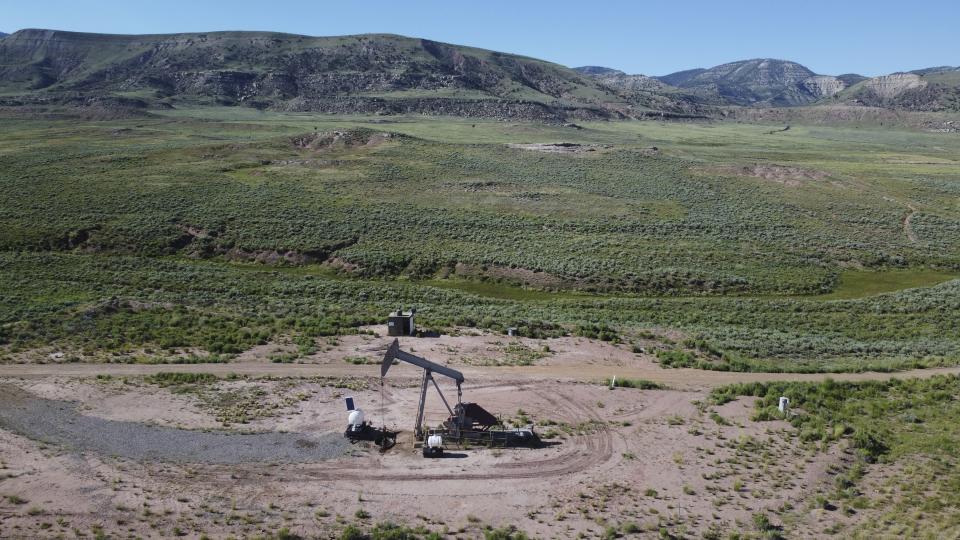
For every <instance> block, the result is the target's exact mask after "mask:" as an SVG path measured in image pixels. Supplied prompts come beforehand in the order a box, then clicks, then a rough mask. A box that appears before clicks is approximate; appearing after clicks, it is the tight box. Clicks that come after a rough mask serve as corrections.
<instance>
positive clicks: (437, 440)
mask: <svg viewBox="0 0 960 540" xmlns="http://www.w3.org/2000/svg"><path fill="white" fill-rule="evenodd" d="M427 447H428V448H442V447H443V437H441V436H440V435H431V436H429V437H427Z"/></svg>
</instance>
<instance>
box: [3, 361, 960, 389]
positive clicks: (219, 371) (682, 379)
mask: <svg viewBox="0 0 960 540" xmlns="http://www.w3.org/2000/svg"><path fill="white" fill-rule="evenodd" d="M458 369H460V370H461V371H462V372H463V373H464V375H465V376H466V379H467V381H470V382H473V381H477V380H515V381H531V380H544V379H555V380H567V381H597V380H599V379H606V378H609V377H611V376H617V377H626V378H631V379H647V380H651V381H654V382H658V383H662V384H666V385H668V386H672V387H676V388H702V387H713V386H722V385H725V384H731V383H737V382H764V381H822V380H824V379H826V378H832V379H834V380H837V381H866V380H884V379H889V378H898V379H903V378H911V377H931V376H933V375H945V374H960V366H957V367H949V368H935V369H916V370H909V371H899V372H895V373H878V372H865V373H736V372H726V371H703V370H697V369H661V368H659V367H655V366H653V367H646V366H640V367H637V366H625V367H613V366H609V367H608V366H589V365H587V366H570V365H566V366H524V367H501V366H498V367H493V366H490V367H473V366H467V367H459V366H458ZM159 372H178V373H212V374H214V375H221V376H225V375H228V374H237V375H250V376H274V377H373V376H375V375H376V374H377V373H378V371H377V367H376V366H369V365H352V364H344V365H317V364H273V363H261V362H244V363H232V364H12V365H3V366H0V377H23V378H42V377H94V376H96V375H112V376H115V377H118V376H137V375H152V374H155V373H159ZM398 375H399V374H398Z"/></svg>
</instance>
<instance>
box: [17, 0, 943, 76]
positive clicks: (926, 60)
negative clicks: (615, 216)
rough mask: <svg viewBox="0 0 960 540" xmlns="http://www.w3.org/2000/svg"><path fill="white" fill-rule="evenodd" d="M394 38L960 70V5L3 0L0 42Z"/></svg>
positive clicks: (625, 64) (656, 56)
mask: <svg viewBox="0 0 960 540" xmlns="http://www.w3.org/2000/svg"><path fill="white" fill-rule="evenodd" d="M20 28H56V29H60V30H75V31H84V32H108V33H127V34H140V33H168V32H193V31H213V30H273V31H280V32H291V33H298V34H309V35H316V36H324V35H343V34H357V33H367V32H389V33H395V34H403V35H407V36H414V37H426V38H430V39H434V40H439V41H446V42H451V43H457V44H463V45H472V46H476V47H483V48H487V49H494V50H499V51H505V52H512V53H518V54H525V55H528V56H533V57H537V58H542V59H545V60H550V61H553V62H557V63H560V64H564V65H567V66H580V65H604V66H610V67H615V68H618V69H622V70H624V71H627V72H630V73H645V74H650V75H663V74H666V73H670V72H673V71H678V70H681V69H688V68H693V67H710V66H712V65H716V64H721V63H724V62H729V61H733V60H740V59H745V58H757V57H772V58H782V59H789V60H794V61H797V62H800V63H802V64H804V65H806V66H807V67H809V68H811V69H812V70H814V71H816V72H818V73H825V74H834V75H836V74H840V73H847V72H858V73H862V74H864V75H880V74H884V73H890V72H894V71H905V70H909V69H916V68H921V67H927V66H935V65H960V0H931V1H924V0H919V1H916V0H915V1H906V2H905V1H903V0H898V1H896V2H892V1H887V0H872V1H865V0H851V1H845V0H832V1H829V2H826V1H821V0H812V1H800V2H782V1H779V0H765V1H737V0H716V1H705V0H704V1H700V0H676V1H673V2H668V1H649V2H644V1H641V0H636V1H633V2H630V1H611V2H603V1H598V0H593V1H591V0H578V1H575V2H566V1H563V0H555V1H553V2H528V1H524V0H512V1H501V0H486V1H476V2H469V3H468V2H457V1H456V0H447V1H422V2H416V1H413V0H408V1H403V0H394V1H380V0H366V1H363V2H359V1H358V2H354V1H350V0H339V1H336V2H327V1H313V2H289V1H283V0H256V1H251V0H233V1H231V2H221V1H205V0H190V1H183V0H151V1H135V0H126V1H124V0H86V1H84V0H30V1H23V0H3V1H2V2H0V31H3V32H13V31H14V30H17V29H20Z"/></svg>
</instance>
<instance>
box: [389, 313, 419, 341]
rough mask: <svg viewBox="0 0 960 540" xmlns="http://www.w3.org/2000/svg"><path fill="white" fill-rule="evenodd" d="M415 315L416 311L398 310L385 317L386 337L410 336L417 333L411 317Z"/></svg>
mask: <svg viewBox="0 0 960 540" xmlns="http://www.w3.org/2000/svg"><path fill="white" fill-rule="evenodd" d="M416 313H417V310H416V309H412V308H411V309H410V311H403V308H402V307H401V308H398V309H397V310H396V311H394V312H392V313H391V314H390V316H389V317H387V335H388V336H412V335H415V334H416V333H417V326H416V324H415V323H414V320H413V317H414V315H415V314H416Z"/></svg>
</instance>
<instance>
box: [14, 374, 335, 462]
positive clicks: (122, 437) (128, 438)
mask: <svg viewBox="0 0 960 540" xmlns="http://www.w3.org/2000/svg"><path fill="white" fill-rule="evenodd" d="M75 407H76V405H75V404H74V403H70V402H66V401H54V400H48V399H42V398H38V397H36V396H32V395H30V394H28V393H27V392H24V391H23V390H21V389H19V388H16V387H12V386H6V385H0V428H3V429H6V430H9V431H12V432H14V433H18V434H20V435H23V436H25V437H29V438H31V439H35V440H39V441H43V442H46V443H51V444H57V445H62V446H65V447H67V448H69V449H73V450H78V451H90V452H96V453H99V454H105V455H109V456H116V457H124V458H129V459H134V460H139V461H143V460H155V461H173V462H189V463H249V462H288V463H290V462H297V463H303V462H312V461H321V460H326V459H332V458H336V457H339V456H342V455H344V454H346V453H347V452H349V451H350V448H351V446H350V443H349V442H348V441H346V440H345V439H344V438H343V436H342V435H341V434H339V433H324V434H320V435H317V436H313V435H306V434H303V433H275V432H270V433H252V434H242V433H227V432H222V431H221V432H218V431H194V430H187V429H177V428H169V427H160V426H150V425H147V424H141V423H137V422H122V421H114V420H105V419H102V418H96V417H92V416H84V415H82V414H79V413H78V412H77V411H76V408H75Z"/></svg>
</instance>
